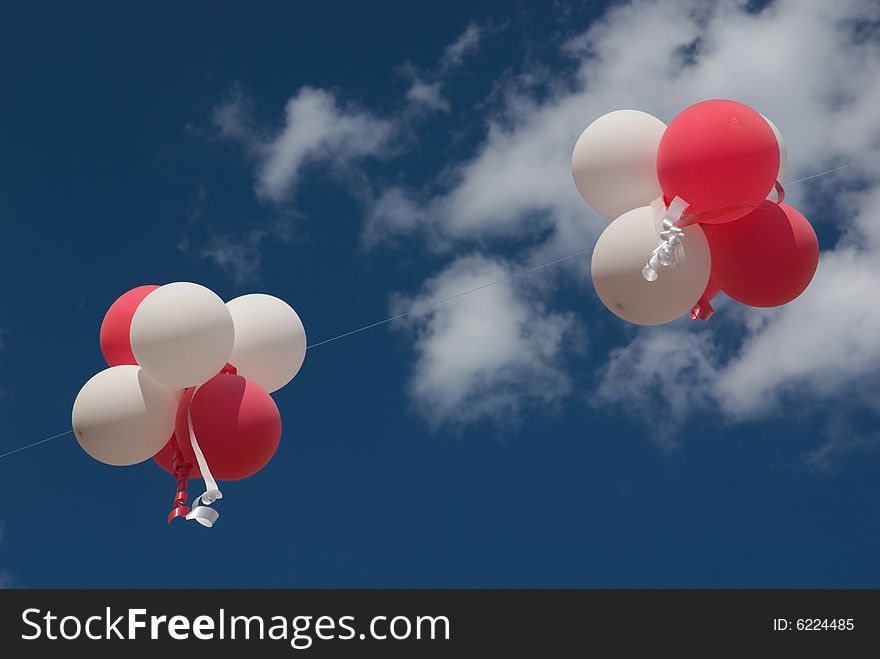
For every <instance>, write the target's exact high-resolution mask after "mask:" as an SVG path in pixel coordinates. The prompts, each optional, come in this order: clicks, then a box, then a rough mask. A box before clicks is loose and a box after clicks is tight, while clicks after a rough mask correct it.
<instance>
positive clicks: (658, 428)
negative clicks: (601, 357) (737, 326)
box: [588, 327, 718, 449]
mask: <svg viewBox="0 0 880 659" xmlns="http://www.w3.org/2000/svg"><path fill="white" fill-rule="evenodd" d="M717 366H718V359H717V355H716V354H715V348H714V346H713V345H712V342H711V341H710V337H709V335H708V333H705V332H704V333H696V332H691V331H688V330H686V329H683V328H681V327H671V328H662V329H658V330H657V331H654V332H651V333H640V334H638V335H637V336H636V338H635V339H633V340H632V341H631V342H630V343H629V344H627V345H626V346H622V347H618V348H615V349H614V350H612V351H611V354H610V355H609V359H608V362H607V363H606V364H605V366H604V367H603V368H602V369H601V370H600V372H599V378H598V384H597V387H596V390H595V391H594V392H591V394H590V395H589V396H588V400H589V402H590V403H591V404H592V405H593V406H606V405H613V406H615V407H617V408H618V409H620V410H621V411H623V412H624V413H626V414H628V415H630V416H632V415H635V416H637V417H641V418H643V419H645V421H646V422H647V423H648V424H649V426H650V431H651V437H652V439H654V441H656V442H657V443H658V444H659V445H660V446H661V447H663V448H665V449H674V448H678V447H679V446H680V441H681V440H680V437H681V436H680V434H679V433H678V432H677V431H678V430H679V427H680V426H681V424H682V422H683V421H684V420H685V419H687V418H688V417H690V416H691V415H692V414H694V412H695V411H705V410H707V409H711V408H712V404H711V398H709V397H707V396H706V393H705V392H706V390H707V389H708V388H709V387H710V386H711V385H712V383H713V381H714V378H715V373H716V369H717Z"/></svg>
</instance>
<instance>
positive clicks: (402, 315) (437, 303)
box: [0, 160, 862, 460]
mask: <svg viewBox="0 0 880 659" xmlns="http://www.w3.org/2000/svg"><path fill="white" fill-rule="evenodd" d="M860 162H862V161H860V160H854V161H853V162H849V163H847V164H845V165H841V166H840V167H835V168H834V169H828V170H826V171H824V172H819V173H817V174H812V175H810V176H806V177H804V178H799V179H797V180H796V181H789V182H788V183H786V185H787V186H792V185H795V184H797V183H803V182H804V181H809V180H810V179H814V178H818V177H820V176H825V175H826V174H833V173H834V172H839V171H840V170H842V169H846V168H847V167H852V166H853V165H858V164H859V163H860ZM592 249H593V248H592V247H588V248H586V249H582V250H580V251H577V252H575V253H574V254H569V255H568V256H563V257H562V258H558V259H555V260H553V261H549V262H547V263H542V264H541V265H536V266H534V267H531V268H528V269H526V270H522V271H520V272H516V273H514V274H512V275H508V276H507V277H501V278H500V279H496V280H495V281H490V282H487V283H485V284H481V285H480V286H477V287H475V288H471V289H468V290H466V291H462V292H461V293H456V294H455V295H450V296H449V297H445V298H442V299H440V300H436V301H435V302H431V303H430V304H429V305H428V306H427V307H425V308H426V309H433V308H434V307H437V306H440V305H441V304H445V303H447V302H451V301H452V300H455V299H457V298H460V297H464V296H465V295H470V294H471V293H476V292H477V291H481V290H483V289H484V288H489V287H490V286H495V285H496V284H501V283H503V282H506V281H513V280H514V279H517V278H519V277H522V276H524V275H527V274H530V273H532V272H537V271H538V270H543V269H544V268H549V267H550V266H553V265H556V264H557V263H562V262H563V261H568V260H570V259H573V258H577V257H578V256H583V255H584V254H586V253H588V252H590V251H592ZM415 311H416V309H410V310H409V311H405V312H404V313H400V314H397V315H396V316H391V317H390V318H386V319H385V320H380V321H377V322H375V323H370V324H369V325H364V326H363V327H358V328H357V329H353V330H350V331H348V332H344V333H343V334H339V335H338V336H334V337H331V338H329V339H324V340H323V341H319V342H318V343H313V344H312V345H310V346H308V349H309V350H311V349H312V348H317V347H318V346H322V345H325V344H327V343H333V342H334V341H338V340H339V339H344V338H345V337H347V336H351V335H353V334H358V333H360V332H365V331H367V330H368V329H373V328H374V327H379V326H380V325H385V324H387V323H390V322H392V321H395V320H400V319H401V318H405V317H406V316H409V315H412V314H413V313H414V312H415ZM72 432H73V430H66V431H64V432H62V433H59V434H57V435H53V436H52V437H47V438H46V439H41V440H40V441H38V442H34V443H33V444H28V445H27V446H22V447H20V448H17V449H13V450H12V451H9V452H7V453H3V454H0V460H2V459H3V458H6V457H8V456H10V455H14V454H16V453H20V452H21V451H26V450H27V449H29V448H33V447H35V446H39V445H40V444H45V443H46V442H51V441H52V440H53V439H58V438H59V437H64V436H65V435H69V434H70V433H72Z"/></svg>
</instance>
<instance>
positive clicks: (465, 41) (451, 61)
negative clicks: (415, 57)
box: [438, 23, 485, 73]
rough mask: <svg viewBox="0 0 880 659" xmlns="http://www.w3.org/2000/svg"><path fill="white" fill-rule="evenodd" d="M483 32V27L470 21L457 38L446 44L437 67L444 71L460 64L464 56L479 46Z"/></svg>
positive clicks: (473, 51) (470, 53)
mask: <svg viewBox="0 0 880 659" xmlns="http://www.w3.org/2000/svg"><path fill="white" fill-rule="evenodd" d="M484 34H485V28H483V27H481V26H480V25H478V24H477V23H470V24H468V26H467V27H466V28H465V30H464V32H462V33H461V34H460V35H458V38H457V39H456V40H455V41H453V42H452V43H451V44H449V45H448V46H446V50H444V51H443V57H442V58H441V59H440V65H439V67H438V68H439V69H440V71H441V72H443V73H446V72H448V71H449V70H450V69H453V68H456V67H459V66H461V64H462V62H464V59H465V57H467V56H468V55H472V54H473V53H475V52H476V51H477V49H478V48H479V47H480V41H481V40H482V38H483V35H484Z"/></svg>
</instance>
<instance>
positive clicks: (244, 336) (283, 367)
mask: <svg viewBox="0 0 880 659" xmlns="http://www.w3.org/2000/svg"><path fill="white" fill-rule="evenodd" d="M226 306H227V307H228V308H229V313H230V314H231V315H232V322H233V324H234V325H235V343H234V345H233V347H232V354H231V355H230V357H229V363H230V364H232V365H233V366H235V368H236V370H237V371H238V374H239V375H242V376H244V377H245V378H247V379H248V380H253V381H254V382H256V383H257V384H258V385H260V386H261V387H262V388H263V389H265V390H266V391H268V392H269V393H272V392H273V391H277V390H278V389H280V388H281V387H283V386H284V385H285V384H287V383H288V382H290V381H291V380H292V379H293V376H295V375H296V374H297V372H298V371H299V369H300V367H301V366H302V363H303V360H304V359H305V357H306V331H305V328H304V327H303V324H302V321H301V320H300V319H299V316H298V315H296V312H295V311H294V310H293V309H291V308H290V306H289V305H288V304H287V303H286V302H284V301H283V300H279V299H278V298H277V297H272V296H271V295H263V294H260V293H255V294H253V295H242V296H241V297H237V298H235V299H234V300H230V301H229V302H227V303H226Z"/></svg>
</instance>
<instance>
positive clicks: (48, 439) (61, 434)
mask: <svg viewBox="0 0 880 659" xmlns="http://www.w3.org/2000/svg"><path fill="white" fill-rule="evenodd" d="M72 432H73V430H65V431H64V432H62V433H58V434H57V435H52V436H51V437H46V439H41V440H40V441H38V442H34V443H33V444H28V445H27V446H22V447H21V448H17V449H13V450H11V451H9V452H7V453H3V454H2V455H0V460H2V459H3V458H5V457H7V456H10V455H12V454H14V453H19V452H21V451H25V450H27V449H29V448H33V447H34V446H39V445H40V444H45V443H46V442H51V441H52V440H53V439H58V438H59V437H64V435H69V434H70V433H72Z"/></svg>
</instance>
